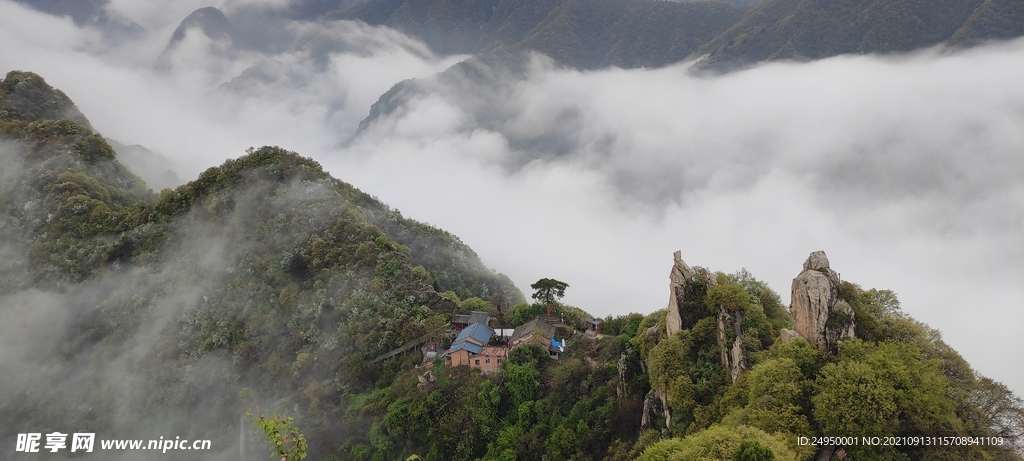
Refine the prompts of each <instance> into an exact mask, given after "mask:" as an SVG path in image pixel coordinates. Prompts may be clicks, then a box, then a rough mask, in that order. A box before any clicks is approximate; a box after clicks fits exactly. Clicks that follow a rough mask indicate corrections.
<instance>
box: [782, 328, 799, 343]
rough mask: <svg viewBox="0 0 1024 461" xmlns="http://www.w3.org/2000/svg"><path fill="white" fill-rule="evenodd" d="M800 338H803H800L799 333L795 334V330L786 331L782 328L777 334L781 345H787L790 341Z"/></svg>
mask: <svg viewBox="0 0 1024 461" xmlns="http://www.w3.org/2000/svg"><path fill="white" fill-rule="evenodd" d="M802 337H803V336H800V333H797V332H796V330H787V329H785V328H783V329H782V331H781V332H779V341H782V344H789V342H790V341H792V340H794V339H796V338H802Z"/></svg>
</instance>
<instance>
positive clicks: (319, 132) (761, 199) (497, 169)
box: [0, 0, 1024, 395]
mask: <svg viewBox="0 0 1024 461" xmlns="http://www.w3.org/2000/svg"><path fill="white" fill-rule="evenodd" d="M255 3H265V4H272V5H274V4H279V3H281V2H277V1H270V2H237V3H236V4H234V5H232V7H234V8H238V7H242V6H245V5H246V4H255ZM201 6H207V5H206V4H203V3H200V2H191V1H186V2H170V1H163V2H141V1H127V0H114V1H113V2H112V3H111V5H110V8H112V9H114V10H116V11H117V12H118V13H119V14H121V15H122V16H124V17H127V18H129V19H131V20H133V21H135V22H136V23H138V24H140V25H142V26H143V27H145V28H146V30H147V32H146V33H145V34H144V35H143V36H142V37H138V38H136V39H133V40H130V41H127V42H114V41H111V40H110V39H109V38H105V37H104V36H103V35H102V34H101V33H99V32H97V31H95V30H92V29H89V28H88V27H86V28H80V27H76V26H75V25H74V24H73V23H72V22H71V20H70V19H63V20H62V19H58V18H54V17H52V16H47V15H43V14H40V13H36V12H33V11H31V10H28V9H26V8H24V7H22V6H19V5H16V4H13V3H10V2H8V1H6V0H0V43H3V44H4V45H3V46H0V72H4V73H6V72H7V71H8V70H12V69H20V70H29V71H34V72H37V73H39V74H41V75H42V76H43V77H44V78H46V79H47V81H48V82H49V83H50V84H51V85H54V86H56V87H58V88H60V89H62V90H63V91H64V92H65V93H67V94H68V95H69V96H70V97H71V98H72V99H73V100H74V101H75V102H76V103H77V104H78V106H79V108H80V109H81V110H82V112H84V113H85V114H86V116H87V117H88V118H89V119H90V120H91V121H92V123H93V125H94V126H95V127H96V128H97V129H98V130H99V131H100V132H101V133H103V134H104V135H106V136H109V137H112V138H114V139H117V140H118V141H120V142H122V143H125V144H141V145H144V146H146V147H148V148H150V149H152V150H154V151H156V152H158V153H160V154H162V155H165V156H167V157H170V158H171V159H172V160H174V161H176V162H177V163H178V164H179V165H180V168H179V171H178V176H179V177H180V178H181V179H183V180H187V179H190V178H193V177H195V175H196V174H197V173H198V172H200V171H202V170H203V169H205V168H208V167H210V166H215V165H218V164H220V163H221V162H222V161H223V160H225V159H227V158H232V157H237V156H239V155H242V154H243V151H244V149H245V148H247V147H249V146H260V145H264V144H272V145H279V146H281V147H285V148H287V149H291V150H294V151H297V152H299V153H300V154H303V155H306V156H309V157H313V158H314V159H316V160H317V161H319V162H320V163H321V164H323V165H324V167H325V168H327V169H328V170H329V171H330V172H331V173H332V174H333V175H334V176H336V177H338V178H340V179H342V180H345V181H347V182H350V183H352V184H354V185H356V186H358V187H360V188H361V189H363V190H364V191H366V192H367V193H370V194H373V195H376V196H377V197H379V198H381V199H382V200H383V201H385V202H387V203H389V204H390V205H391V206H393V207H396V208H398V209H400V210H401V211H402V212H403V214H404V215H405V216H407V217H411V218H414V219H418V220H421V221H425V222H429V223H431V224H433V225H436V226H439V227H442V228H444V229H446V230H449V231H451V232H453V233H454V234H456V235H458V236H460V237H461V238H462V239H463V240H464V241H465V242H466V243H467V244H469V245H470V246H472V247H473V248H474V249H475V250H476V251H477V252H478V253H479V255H480V256H481V258H482V259H483V260H484V262H485V263H486V264H487V265H489V266H490V267H492V268H494V269H495V270H497V271H500V272H503V273H505V274H508V275H509V276H510V277H512V279H513V280H514V281H515V282H516V283H517V284H518V285H519V287H520V288H521V289H524V291H528V290H529V284H530V283H531V282H533V281H536V280H537V279H539V278H541V277H552V278H557V279H559V280H563V281H565V282H567V283H569V285H570V288H569V289H568V291H567V296H566V299H565V301H567V302H569V303H571V304H574V305H577V306H579V307H582V308H584V309H586V310H587V311H589V312H592V313H594V314H598V315H608V314H612V315H617V314H624V313H627V312H631V311H635V312H644V313H646V312H650V311H653V310H656V309H660V308H663V307H665V304H666V302H667V300H668V286H667V285H668V274H669V269H670V267H671V264H672V252H673V251H675V250H682V254H683V259H685V260H686V261H687V262H688V263H689V264H691V265H700V266H705V267H707V268H709V269H712V270H720V271H724V272H733V271H736V270H739V269H740V268H744V267H745V268H747V269H748V270H749V271H750V272H751V273H753V274H754V276H755V277H757V278H759V279H762V280H766V281H767V282H768V283H769V284H770V285H771V286H772V287H773V288H774V289H775V290H776V291H778V292H779V294H780V295H782V297H783V299H784V301H788V298H789V287H790V283H791V281H792V278H793V277H795V276H796V275H797V274H798V273H799V271H800V269H801V264H802V262H803V261H804V259H805V258H806V257H807V255H808V253H810V252H811V251H814V250H819V249H821V250H825V251H826V252H827V254H828V256H829V259H830V261H831V263H832V268H833V269H835V270H836V271H838V272H840V273H841V274H842V278H843V279H844V280H849V281H853V282H856V283H858V284H860V285H861V286H863V287H865V288H872V287H875V288H887V289H891V290H894V291H895V292H897V293H898V295H899V297H900V299H901V301H902V303H903V308H904V310H906V311H907V312H909V313H910V314H911V315H912V316H914V317H915V318H916V319H918V320H921V321H923V322H926V323H928V324H929V325H931V326H932V327H935V328H938V329H940V330H941V331H942V333H943V335H944V338H945V339H946V341H947V342H949V343H950V344H951V345H952V346H953V347H954V348H956V349H957V350H958V351H960V352H961V353H962V354H963V355H964V357H965V358H966V359H967V360H968V361H970V362H971V364H972V365H973V366H974V367H975V368H976V369H978V370H979V371H981V372H982V373H984V374H985V375H988V376H991V377H993V378H995V379H997V380H1000V381H1003V382H1004V383H1006V384H1007V385H1009V386H1010V387H1011V388H1012V389H1014V390H1015V391H1016V392H1017V394H1018V395H1022V394H1024V367H1021V366H1020V365H1019V364H1021V363H1024V339H1022V338H1024V336H1022V335H1021V334H1020V330H1021V327H1024V237H1022V236H1024V85H1021V83H1020V82H1022V81H1024V40H1017V41H1014V42H1009V43H1001V44H992V45H989V46H986V47H982V48H976V49H973V50H971V51H968V52H963V53H958V54H944V53H941V52H939V51H937V50H928V51H922V52H919V53H914V54H910V55H900V56H890V57H878V56H856V57H838V58H832V59H826V60H822V61H818V62H813V63H804V64H794V63H776V64H768V65H762V66H760V67H757V68H754V69H750V70H746V71H742V72H736V73H733V74H729V75H726V76H721V77H695V76H692V75H691V74H690V73H689V72H688V71H687V67H688V64H680V65H678V66H674V67H669V68H664V69H657V70H620V69H611V70H603V71H594V72H577V71H572V70H567V69H562V68H558V67H557V66H555V65H553V64H552V63H551V62H550V61H548V60H546V59H545V58H543V57H536V58H534V60H533V61H532V62H531V63H530V65H529V66H528V67H527V70H526V72H525V73H520V74H516V75H511V74H507V73H502V72H500V71H497V70H490V69H486V68H484V69H483V72H481V73H480V74H479V75H483V76H484V77H482V78H481V77H476V78H467V77H465V76H464V75H462V74H461V73H460V72H447V73H445V74H443V75H442V76H438V72H441V71H443V70H445V69H447V68H449V67H450V66H451V65H452V64H454V63H456V62H459V61H461V60H462V59H464V58H465V57H437V56H434V55H433V54H431V53H430V52H429V50H428V49H427V48H426V47H425V46H423V45H422V44H420V43H418V42H416V41H415V40H413V39H410V38H408V37H405V36H403V35H401V34H399V33H397V32H395V31H391V30H387V29H381V28H372V27H368V26H365V25H360V24H355V23H348V22H333V23H318V24H305V25H299V24H287V25H286V26H285V27H286V29H285V33H284V35H285V36H287V37H289V39H290V40H294V43H292V44H289V45H288V46H285V47H282V48H281V49H283V50H286V51H281V52H275V53H272V54H270V53H260V52H255V51H246V50H239V49H237V48H234V47H232V46H230V44H227V43H223V42H216V41H213V40H210V39H209V38H207V37H205V36H203V35H201V34H196V33H192V34H188V35H187V36H186V38H185V40H184V41H183V42H182V43H181V44H180V46H178V47H177V48H176V49H175V50H173V52H172V53H170V55H169V56H168V58H169V62H170V63H171V68H170V69H169V70H167V71H159V72H158V71H155V70H153V66H152V64H153V63H154V61H156V59H157V58H158V56H160V54H161V52H163V49H164V47H165V45H166V44H167V40H168V39H169V37H170V35H171V32H172V31H173V29H174V28H175V27H176V26H177V24H178V23H179V22H180V20H181V19H182V18H184V16H185V15H187V14H188V13H189V12H190V11H191V10H192V9H194V8H198V7H201ZM227 12H228V13H229V17H230V16H231V15H230V10H229V11H227ZM325 44H326V45H325ZM254 65H255V67H253V66H254ZM246 69H250V70H248V71H246ZM243 72H244V73H243ZM240 75H241V77H240ZM410 78H416V79H418V80H417V81H416V82H415V83H412V84H409V85H408V88H407V99H406V102H405V103H404V104H402V105H400V106H399V107H398V109H397V110H396V111H394V112H392V113H391V114H388V115H386V116H384V117H382V118H380V119H378V120H377V121H376V122H375V123H374V124H373V125H371V126H370V127H369V128H368V129H367V130H365V131H364V132H362V133H360V135H359V136H358V137H355V138H354V139H353V138H352V136H353V134H354V133H355V131H356V127H357V125H358V123H359V121H360V120H361V119H363V118H364V117H365V116H366V115H367V114H368V113H369V109H370V105H371V104H373V103H374V102H375V101H376V100H377V98H378V97H379V96H380V95H381V94H382V93H383V92H385V91H387V90H388V89H389V88H391V86H392V85H394V84H395V83H397V82H400V81H402V80H405V79H410ZM225 84H227V85H225ZM1015 364H1016V365H1015Z"/></svg>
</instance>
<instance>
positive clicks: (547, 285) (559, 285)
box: [530, 279, 569, 304]
mask: <svg viewBox="0 0 1024 461" xmlns="http://www.w3.org/2000/svg"><path fill="white" fill-rule="evenodd" d="M530 288H533V289H534V290H537V291H536V292H534V293H533V299H536V300H537V301H540V302H542V303H544V304H551V303H553V302H555V301H556V300H559V299H562V297H564V296H565V289H566V288H569V284H568V283H565V282H561V281H558V280H555V279H540V280H538V281H537V282H536V283H534V284H532V285H530Z"/></svg>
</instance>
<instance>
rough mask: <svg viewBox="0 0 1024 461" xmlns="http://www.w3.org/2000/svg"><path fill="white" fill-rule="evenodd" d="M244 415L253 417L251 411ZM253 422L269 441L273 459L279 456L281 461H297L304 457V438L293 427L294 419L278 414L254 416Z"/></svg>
mask: <svg viewBox="0 0 1024 461" xmlns="http://www.w3.org/2000/svg"><path fill="white" fill-rule="evenodd" d="M246 414H247V415H249V416H253V414H252V410H249V411H247V412H246ZM253 422H254V423H255V424H256V425H257V426H259V428H260V429H262V430H263V433H264V434H266V436H267V439H268V440H270V443H271V447H270V453H271V456H273V457H274V458H276V457H278V456H280V457H281V461H299V460H302V459H304V458H305V457H306V437H305V436H303V435H302V432H299V428H298V427H296V426H295V418H292V417H291V416H289V417H287V418H285V417H283V416H281V415H278V414H275V415H274V416H271V417H268V416H263V415H261V414H256V416H255V417H253Z"/></svg>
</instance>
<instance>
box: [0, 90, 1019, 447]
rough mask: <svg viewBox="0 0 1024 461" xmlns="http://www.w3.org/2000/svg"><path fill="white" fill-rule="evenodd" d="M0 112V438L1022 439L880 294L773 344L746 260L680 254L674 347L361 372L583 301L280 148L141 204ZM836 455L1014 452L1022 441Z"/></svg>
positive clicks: (615, 346) (295, 443)
mask: <svg viewBox="0 0 1024 461" xmlns="http://www.w3.org/2000/svg"><path fill="white" fill-rule="evenodd" d="M12 82H13V83H12ZM35 106H39V107H42V108H44V109H45V110H44V109H34V108H33V107H35ZM0 108H3V110H4V112H3V113H2V116H0V136H2V144H0V155H3V161H4V166H5V169H4V170H3V171H2V172H0V173H2V174H0V212H2V218H0V237H2V240H0V242H2V246H0V251H2V252H3V258H0V275H2V276H3V277H2V278H0V295H2V296H3V298H0V299H3V300H4V304H3V305H2V308H3V309H5V314H6V315H9V316H11V317H12V318H14V319H16V320H17V321H18V322H24V323H23V324H24V325H25V327H24V329H25V330H26V331H28V332H30V334H26V335H25V336H24V337H19V338H20V339H19V340H22V341H25V342H26V344H29V345H26V346H24V348H25V349H26V350H27V351H22V350H21V349H18V350H17V351H15V352H17V354H15V353H14V352H12V354H10V355H12V356H15V358H14V359H11V358H9V357H0V359H4V360H8V362H4V364H5V365H9V366H10V369H11V370H13V371H12V373H11V374H10V375H9V378H7V379H4V380H0V399H2V401H0V406H2V407H3V408H4V411H3V412H0V426H3V427H16V428H19V430H22V431H47V430H52V428H55V427H60V428H65V427H68V426H69V425H73V426H74V429H72V430H76V431H89V432H97V433H102V434H103V435H102V437H103V438H109V439H117V438H124V439H132V438H139V437H140V436H144V435H141V434H140V433H139V432H138V431H139V430H140V428H144V430H146V431H147V433H161V434H175V435H180V436H182V438H186V437H187V438H189V439H214V440H215V443H216V444H217V445H218V446H219V447H224V449H227V447H232V446H236V447H237V445H233V444H235V443H236V442H234V440H235V437H236V436H237V435H238V433H239V430H238V426H237V424H239V416H240V415H242V414H244V413H245V409H247V408H253V407H256V406H257V405H260V406H262V407H263V408H267V409H269V410H270V411H278V412H285V413H287V414H289V415H294V416H289V417H287V418H283V417H280V416H276V415H275V416H274V417H269V418H268V417H260V416H257V418H256V421H257V424H258V425H259V427H260V428H261V429H262V430H263V432H264V434H266V435H267V436H268V437H269V438H270V440H271V442H272V444H273V451H272V453H273V454H274V456H283V457H286V458H287V459H289V460H294V459H302V458H303V457H304V456H305V455H306V453H307V452H308V455H309V457H310V458H312V459H328V460H343V459H344V460H392V459H418V458H419V457H421V456H422V459H429V460H434V459H445V460H480V459H482V460H616V461H618V460H629V459H641V460H675V459H701V460H723V461H725V460H745V461H746V460H757V461H764V460H779V461H783V460H806V459H809V458H810V457H812V456H813V455H814V454H815V451H816V449H817V448H816V447H813V446H807V445H799V444H797V443H796V440H797V439H796V438H797V437H798V436H802V437H812V436H845V435H855V436H861V435H866V434H869V435H871V436H879V437H881V436H886V435H892V436H921V435H925V436H927V435H941V436H1000V435H1002V436H1009V435H1013V434H1020V433H1022V432H1024V404H1022V402H1021V400H1020V398H1018V397H1016V396H1014V395H1013V394H1012V392H1010V391H1009V390H1008V389H1007V388H1006V387H1005V386H1003V385H1001V384H999V383H997V382H993V381H991V380H989V379H987V378H984V377H981V376H979V375H977V373H976V372H975V371H974V370H972V369H971V368H970V366H969V364H967V363H966V362H965V361H964V360H963V359H962V358H961V357H960V356H959V355H958V354H957V353H956V352H955V351H953V350H952V349H951V348H950V347H949V346H948V345H946V344H945V343H944V342H943V341H942V339H941V335H940V334H939V333H938V332H937V331H934V330H931V329H930V328H928V327H927V326H926V325H923V324H921V323H919V322H916V321H914V320H913V319H911V318H910V317H908V316H907V315H906V314H904V313H903V312H902V310H901V309H900V304H899V300H898V299H897V297H896V295H895V294H894V293H892V292H891V291H887V290H879V289H864V288H862V287H860V286H858V285H856V284H854V283H850V282H843V283H842V285H841V286H840V287H839V298H840V299H841V305H842V306H844V307H843V308H842V309H843V310H844V312H845V315H852V316H854V318H855V320H856V331H855V333H856V337H857V339H852V340H846V341H843V342H841V343H840V345H839V348H838V352H837V353H835V354H824V353H822V352H820V351H819V350H818V349H817V348H816V347H814V346H812V345H810V344H808V342H807V341H805V340H803V339H801V338H797V339H793V340H791V341H789V342H788V343H786V344H782V342H781V341H780V334H779V331H780V329H782V328H788V327H790V326H791V319H790V318H789V314H788V312H787V310H786V309H785V307H784V306H783V305H782V304H781V301H780V297H779V295H778V294H777V293H775V292H774V291H772V290H771V288H769V287H768V286H767V285H766V284H765V283H763V282H761V281H758V280H757V279H755V278H754V277H753V276H752V275H751V274H749V273H748V272H746V271H740V272H738V273H734V274H724V273H713V272H711V271H709V270H707V269H704V268H699V267H696V268H694V270H695V273H696V275H695V277H694V283H690V284H688V285H687V287H686V293H685V297H684V299H685V301H684V302H683V303H682V309H683V312H681V315H680V317H681V319H682V325H683V329H682V330H681V331H679V332H676V333H675V334H674V335H672V336H668V335H667V333H666V331H667V330H666V327H665V318H666V312H665V311H664V310H662V311H657V312H654V313H651V314H648V315H641V314H635V313H633V314H628V315H623V316H617V317H613V316H610V317H607V318H605V325H604V330H603V334H602V335H600V336H598V337H592V336H588V335H583V334H575V335H574V334H572V329H570V328H563V327H560V328H559V330H558V331H559V332H558V333H556V336H557V338H558V339H560V340H562V339H564V340H566V341H565V342H566V349H565V352H564V353H563V354H562V355H561V358H560V359H559V360H553V359H550V358H549V356H548V351H546V350H544V349H542V348H541V347H539V346H536V345H528V346H521V347H517V348H515V349H512V350H510V351H509V352H508V356H507V360H506V361H505V363H504V369H503V370H501V371H499V372H495V373H491V374H484V373H481V372H480V371H478V370H470V369H469V368H468V367H464V366H463V367H451V366H447V365H446V364H445V362H444V360H443V359H436V360H434V361H432V362H429V363H423V362H421V360H420V359H419V356H418V352H416V351H413V352H412V353H410V354H409V355H398V356H394V357H391V358H388V359H384V360H381V361H379V362H377V361H374V358H375V357H377V356H379V355H381V354H383V353H385V352H387V351H389V350H392V349H395V348H397V347H399V346H401V345H403V344H405V343H407V342H409V341H413V340H416V339H417V338H421V337H424V335H427V337H430V335H433V334H434V333H435V332H437V331H439V330H443V329H444V328H445V327H446V326H447V325H448V324H449V321H450V319H451V316H452V315H453V314H455V313H459V312H465V311H466V310H483V311H487V312H493V313H495V314H496V316H497V317H499V318H501V319H503V320H504V321H505V322H507V323H508V324H511V325H517V324H520V323H523V322H525V321H528V320H530V319H532V318H533V317H534V316H537V315H540V314H542V313H543V312H545V311H546V310H547V309H548V308H549V307H550V308H553V309H557V310H558V311H559V313H560V314H561V316H564V318H565V322H566V324H568V325H569V326H576V327H578V328H579V327H582V326H583V321H584V319H585V318H586V317H588V316H589V314H588V313H587V312H585V311H584V310H582V309H580V308H577V307H573V306H568V305H564V304H561V303H559V302H558V301H557V300H556V299H558V298H560V297H561V296H562V295H564V290H565V289H566V288H567V287H568V285H567V284H565V283H564V282H559V281H557V280H552V279H541V280H540V281H539V282H538V284H535V286H533V288H534V289H535V290H538V291H537V293H536V294H535V296H534V297H535V299H537V300H539V301H541V302H537V303H534V304H527V303H526V302H525V298H524V297H523V295H522V293H520V292H519V291H518V290H517V289H516V288H515V287H514V286H513V285H512V284H511V282H510V281H509V280H508V278H506V277H504V276H502V275H500V274H496V273H494V272H492V271H490V270H489V269H487V268H486V267H484V266H483V265H482V264H481V263H480V261H479V259H478V258H477V257H476V255H475V254H474V253H473V252H472V250H471V249H469V248H468V247H466V246H465V245H464V244H463V243H462V242H460V241H459V240H458V239H457V238H456V237H454V236H452V235H451V234H449V233H447V232H444V231H442V230H439V229H436V228H433V227H430V226H427V225H425V224H421V223H418V222H415V221H412V220H409V219H407V218H405V217H403V216H402V215H401V214H400V213H399V212H398V211H396V210H393V209H391V208H389V207H387V206H386V205H384V204H382V203H380V202H379V201H378V200H376V199H374V198H373V197H371V196H369V195H367V194H365V193H363V192H361V191H359V190H357V189H355V188H353V187H352V186H350V185H348V184H346V183H344V182H341V181H339V180H336V179H334V178H331V177H330V176H328V175H327V174H326V173H325V172H324V171H323V170H322V169H321V168H320V166H319V165H318V164H316V162H313V161H311V160H309V159H306V158H303V157H300V156H298V155H297V154H294V153H291V152H288V151H285V150H283V149H280V148H275V147H263V148H260V149H251V150H250V151H249V152H247V153H246V155H244V156H242V157H240V158H238V159H234V160H229V161H227V162H225V163H224V164H223V165H221V166H219V167H216V168H211V169H209V170H207V171H205V172H204V173H202V174H201V175H200V176H199V177H198V178H197V179H196V180H194V181H192V182H190V183H188V184H185V185H182V186H180V187H178V188H176V189H173V190H172V189H165V190H163V191H160V192H159V193H158V194H155V193H153V192H151V191H149V190H148V189H146V188H145V186H144V185H143V184H142V183H141V181H140V180H138V178H136V177H135V176H134V175H132V174H131V173H130V172H128V171H127V170H125V169H124V168H123V167H122V166H121V165H120V164H119V163H118V162H117V159H116V157H115V156H114V155H113V154H112V151H111V150H110V149H109V146H108V145H106V143H105V141H103V138H101V137H99V136H98V135H97V134H95V133H94V132H92V130H91V128H89V126H88V124H87V122H86V121H85V119H84V117H80V114H78V112H77V110H76V109H74V106H73V104H71V102H70V101H69V100H67V98H66V97H64V96H63V95H62V94H60V93H59V92H57V91H56V90H53V89H52V88H50V87H49V86H47V85H46V84H45V82H43V80H42V79H41V78H39V77H38V76H35V75H33V74H27V73H20V72H12V73H10V74H8V76H7V77H6V78H5V80H4V81H3V82H2V83H0ZM52 114H61V115H65V114H70V115H68V116H69V117H71V118H61V119H52V118H45V117H48V116H55V115H52ZM76 114H77V115H76ZM542 282H543V283H542ZM24 306H31V309H28V308H25V307H24ZM36 317H42V318H44V319H46V321H36V320H33V319H34V318H36ZM727 319H729V320H728V321H732V322H734V323H735V324H736V325H732V326H730V327H729V328H725V327H724V323H723V322H726V321H727ZM33 321H36V323H33ZM54 324H56V325H57V326H53V325H54ZM17 325H19V329H21V328H22V327H21V326H20V325H22V323H18V324H17ZM40 325H42V326H40ZM37 331H42V332H43V333H38V332H37ZM11 333H18V331H11ZM36 336H39V337H41V338H43V339H42V340H40V339H38V338H35V337H36ZM438 339H440V340H441V341H442V342H443V341H450V340H451V337H450V336H448V337H444V336H443V335H442V336H441V337H440V338H438ZM5 340H7V339H6V338H5ZM737 340H740V341H737ZM33 341H35V342H33ZM723 344H726V345H728V348H729V349H728V350H726V349H723ZM733 345H738V346H733ZM19 347H21V344H19ZM739 352H742V355H743V356H744V357H745V358H746V361H747V362H749V363H748V365H749V369H748V370H747V371H745V372H743V373H739V374H738V375H737V376H735V377H733V376H732V375H731V374H730V369H729V366H728V365H727V364H724V363H723V357H725V358H726V361H728V360H729V359H728V357H729V354H736V353H739ZM19 354H20V355H19ZM662 407H663V408H662ZM279 408H286V409H287V410H278V409H279ZM645 409H646V410H645ZM244 425H245V426H249V424H248V423H246V424H244ZM300 426H301V427H302V428H303V430H302V432H301V433H300V432H299V431H298V429H297V428H298V427H300ZM68 429H70V427H68ZM243 430H244V428H243ZM149 431H151V432H149ZM307 441H308V446H307V445H306V442H307ZM1006 441H1007V442H1010V441H1011V440H1010V439H1006ZM844 448H845V450H846V451H847V452H848V453H849V454H850V455H851V456H852V457H853V458H854V459H891V460H936V459H937V460H944V459H957V460H1011V461H1012V460H1018V461H1019V460H1021V456H1020V453H1021V449H1022V448H1021V446H1020V445H1019V442H1018V445H1015V446H1014V445H1012V444H1008V445H1003V446H979V445H974V446H957V447H949V446H941V447H938V446H917V447H914V446H901V447H876V446H863V445H862V446H850V447H844ZM260 449H262V447H260ZM1015 450H1016V451H1015ZM182 456H183V458H181V459H202V457H201V456H200V455H192V454H191V453H185V454H183V455H182ZM189 456H191V457H189Z"/></svg>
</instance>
